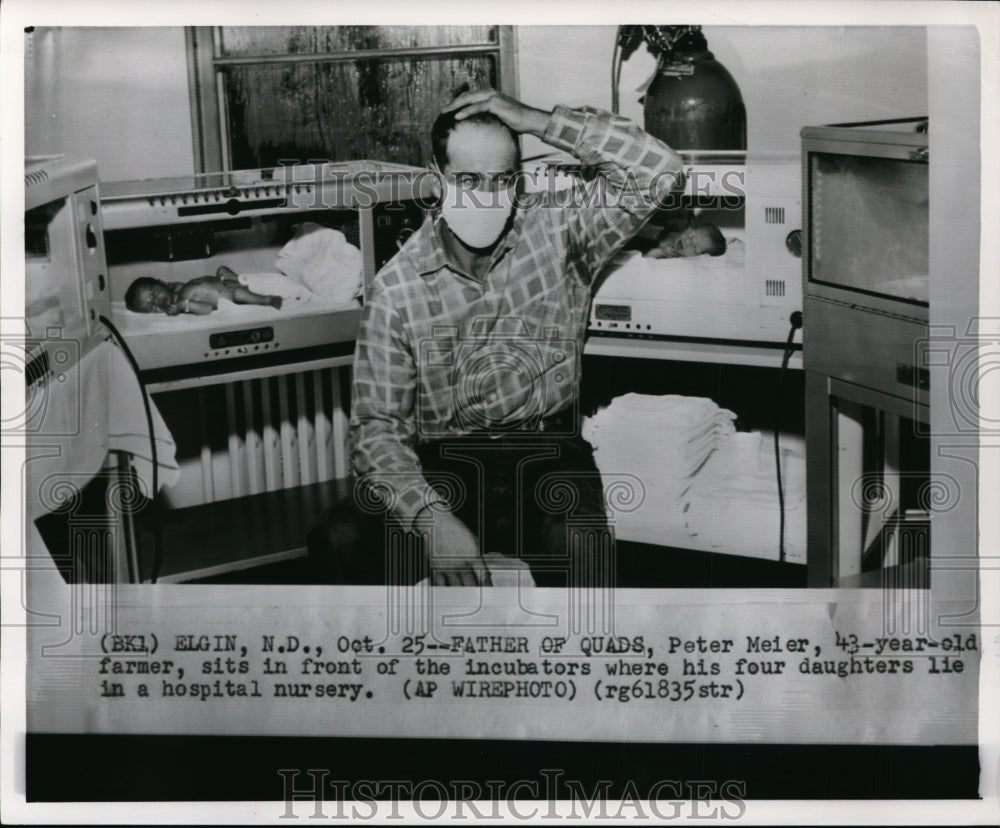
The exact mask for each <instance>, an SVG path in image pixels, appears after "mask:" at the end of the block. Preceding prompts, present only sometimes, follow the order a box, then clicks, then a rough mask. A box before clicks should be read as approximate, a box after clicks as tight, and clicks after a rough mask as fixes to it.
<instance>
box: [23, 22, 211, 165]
mask: <svg viewBox="0 0 1000 828" xmlns="http://www.w3.org/2000/svg"><path fill="white" fill-rule="evenodd" d="M24 88H25V100H24V110H25V116H24V120H25V124H24V126H25V136H24V142H25V143H24V145H25V153H26V154H29V155H51V154H57V153H72V154H79V155H84V156H88V157H91V158H96V159H97V163H98V169H99V170H100V174H101V177H102V178H104V179H105V180H116V179H126V178H137V177H154V176H163V175H183V174H186V173H191V172H193V170H194V153H193V143H192V136H191V108H190V106H191V105H190V103H189V100H188V82H187V55H186V52H185V49H184V30H183V29H182V28H180V27H172V28H152V27H149V28H141V29H140V28H110V27H109V28H58V29H53V28H42V27H39V28H37V29H35V31H34V32H33V33H32V34H30V35H28V36H26V40H25V84H24Z"/></svg>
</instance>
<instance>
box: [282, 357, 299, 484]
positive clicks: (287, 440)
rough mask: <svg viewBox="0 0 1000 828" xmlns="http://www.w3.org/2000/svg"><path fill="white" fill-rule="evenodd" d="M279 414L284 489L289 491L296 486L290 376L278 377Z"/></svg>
mask: <svg viewBox="0 0 1000 828" xmlns="http://www.w3.org/2000/svg"><path fill="white" fill-rule="evenodd" d="M278 413H279V415H280V417H281V422H280V423H279V424H278V428H279V430H280V432H281V469H282V472H283V474H284V479H283V480H282V487H283V488H285V489H287V488H289V487H291V486H294V485H295V484H296V476H295V459H294V457H293V453H292V438H293V436H294V431H293V429H292V421H291V415H290V414H289V412H288V376H287V374H286V375H282V376H279V377H278Z"/></svg>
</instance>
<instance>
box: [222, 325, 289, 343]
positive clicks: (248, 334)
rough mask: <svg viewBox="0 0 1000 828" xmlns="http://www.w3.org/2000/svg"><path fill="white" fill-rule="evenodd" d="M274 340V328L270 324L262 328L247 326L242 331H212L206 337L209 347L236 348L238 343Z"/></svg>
mask: <svg viewBox="0 0 1000 828" xmlns="http://www.w3.org/2000/svg"><path fill="white" fill-rule="evenodd" d="M273 340H274V328H272V327H271V326H270V325H268V326H266V327H263V328H247V329H245V330H242V331H225V332H223V333H214V334H212V335H210V336H209V337H208V345H209V347H210V348H213V349H215V348H236V347H239V346H240V345H257V344H258V343H264V342H272V341H273Z"/></svg>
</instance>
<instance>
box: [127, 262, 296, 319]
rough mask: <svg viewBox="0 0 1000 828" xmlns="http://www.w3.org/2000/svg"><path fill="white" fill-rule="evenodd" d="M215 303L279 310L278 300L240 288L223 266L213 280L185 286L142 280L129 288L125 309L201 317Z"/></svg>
mask: <svg viewBox="0 0 1000 828" xmlns="http://www.w3.org/2000/svg"><path fill="white" fill-rule="evenodd" d="M219 299H228V300H229V301H230V302H233V303H234V304H237V305H270V306H271V307H273V308H280V307H281V297H280V296H263V295H261V294H259V293H254V292H253V291H252V290H248V289H247V288H246V286H244V285H242V284H240V281H239V277H238V276H237V275H236V273H234V272H233V271H232V270H230V269H229V268H228V267H226V266H225V265H223V266H222V267H220V268H219V269H218V270H217V271H216V272H215V275H214V276H201V277H199V278H197V279H191V280H190V281H188V282H169V283H167V282H161V281H160V280H159V279H151V278H148V277H143V278H140V279H136V280H135V281H134V282H132V284H131V285H129V288H128V291H126V293H125V305H126V307H127V308H128V309H129V310H131V311H136V312H137V313H166V314H168V315H170V316H176V315H177V314H179V313H195V314H198V315H199V316H203V315H205V314H206V313H211V312H212V311H214V310H215V309H216V308H217V307H218V306H219Z"/></svg>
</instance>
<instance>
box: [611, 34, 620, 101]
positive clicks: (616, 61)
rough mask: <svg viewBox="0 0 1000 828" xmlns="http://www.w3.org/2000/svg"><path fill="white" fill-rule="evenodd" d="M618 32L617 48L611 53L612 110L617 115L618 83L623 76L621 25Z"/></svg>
mask: <svg viewBox="0 0 1000 828" xmlns="http://www.w3.org/2000/svg"><path fill="white" fill-rule="evenodd" d="M618 32H619V34H616V35H615V50H614V51H613V52H612V53H611V111H612V112H613V113H614V114H615V115H617V114H618V103H619V102H618V85H619V84H620V83H621V77H622V60H621V35H620V32H621V27H619V29H618Z"/></svg>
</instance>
